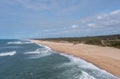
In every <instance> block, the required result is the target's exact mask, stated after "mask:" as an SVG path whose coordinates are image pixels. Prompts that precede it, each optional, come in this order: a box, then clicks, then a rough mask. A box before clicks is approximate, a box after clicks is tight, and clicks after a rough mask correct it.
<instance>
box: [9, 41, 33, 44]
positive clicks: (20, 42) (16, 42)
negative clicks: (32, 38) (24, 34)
mask: <svg viewBox="0 0 120 79" xmlns="http://www.w3.org/2000/svg"><path fill="white" fill-rule="evenodd" d="M30 43H32V42H26V41H25V42H24V41H14V42H8V43H7V44H30Z"/></svg>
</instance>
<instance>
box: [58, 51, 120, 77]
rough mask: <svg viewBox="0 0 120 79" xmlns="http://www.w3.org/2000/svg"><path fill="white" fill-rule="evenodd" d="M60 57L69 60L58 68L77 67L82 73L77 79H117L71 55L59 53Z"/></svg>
mask: <svg viewBox="0 0 120 79" xmlns="http://www.w3.org/2000/svg"><path fill="white" fill-rule="evenodd" d="M60 55H62V56H65V57H67V58H69V60H70V62H68V63H63V64H61V65H60V66H58V67H65V66H70V65H73V66H74V65H77V66H78V67H79V68H80V69H81V71H82V75H80V77H79V79H99V78H101V79H118V78H117V77H115V76H113V75H112V74H110V73H108V72H106V71H105V70H102V69H100V68H98V67H96V66H95V65H93V64H92V63H89V62H86V61H85V60H83V59H80V58H77V57H74V56H72V55H67V54H63V53H60Z"/></svg>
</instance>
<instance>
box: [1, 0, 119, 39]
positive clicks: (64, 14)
mask: <svg viewBox="0 0 120 79" xmlns="http://www.w3.org/2000/svg"><path fill="white" fill-rule="evenodd" d="M111 34H120V0H0V39H27V38H56V37H84V36H98V35H111Z"/></svg>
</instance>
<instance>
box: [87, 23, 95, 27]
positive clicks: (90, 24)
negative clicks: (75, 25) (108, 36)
mask: <svg viewBox="0 0 120 79" xmlns="http://www.w3.org/2000/svg"><path fill="white" fill-rule="evenodd" d="M88 26H89V27H96V24H94V23H89V24H88Z"/></svg>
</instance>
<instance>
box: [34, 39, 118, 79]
mask: <svg viewBox="0 0 120 79" xmlns="http://www.w3.org/2000/svg"><path fill="white" fill-rule="evenodd" d="M32 41H33V42H35V43H39V44H43V45H47V46H49V47H50V48H52V49H53V50H55V51H58V52H61V53H67V54H72V55H74V56H77V57H80V58H82V59H84V60H86V61H88V62H91V63H93V64H94V65H96V66H98V67H99V68H101V69H104V70H106V71H108V72H110V73H111V74H113V75H115V76H117V77H120V49H117V48H112V47H101V46H95V45H86V44H77V45H74V44H72V43H61V42H50V41H39V40H32Z"/></svg>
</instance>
